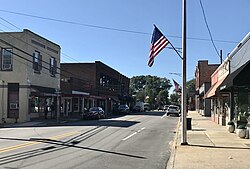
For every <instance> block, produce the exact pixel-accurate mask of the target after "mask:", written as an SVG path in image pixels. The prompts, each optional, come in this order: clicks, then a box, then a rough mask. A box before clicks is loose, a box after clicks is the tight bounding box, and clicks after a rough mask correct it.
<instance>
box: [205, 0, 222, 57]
mask: <svg viewBox="0 0 250 169" xmlns="http://www.w3.org/2000/svg"><path fill="white" fill-rule="evenodd" d="M200 6H201V10H202V14H203V18H204V21H205V24H206V27H207V30H208V33H209V36H210V40H211V42H212V44H213V47H214V50H215V52H216V53H217V55H218V56H219V57H220V54H219V51H218V49H217V47H216V46H215V43H214V40H213V37H212V33H211V31H210V28H209V26H208V22H207V18H206V14H205V10H204V8H203V5H202V0H200Z"/></svg>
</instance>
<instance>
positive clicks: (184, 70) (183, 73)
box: [181, 0, 188, 145]
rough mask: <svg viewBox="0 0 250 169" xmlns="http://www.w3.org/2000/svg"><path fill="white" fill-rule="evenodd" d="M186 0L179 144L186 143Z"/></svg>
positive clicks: (184, 2) (183, 9)
mask: <svg viewBox="0 0 250 169" xmlns="http://www.w3.org/2000/svg"><path fill="white" fill-rule="evenodd" d="M186 95H187V94H186V0H182V95H181V96H182V102H181V108H182V116H181V117H182V118H181V122H182V138H181V145H187V144H188V143H187V112H186V110H187V106H186V105H187V103H186V102H187V100H186Z"/></svg>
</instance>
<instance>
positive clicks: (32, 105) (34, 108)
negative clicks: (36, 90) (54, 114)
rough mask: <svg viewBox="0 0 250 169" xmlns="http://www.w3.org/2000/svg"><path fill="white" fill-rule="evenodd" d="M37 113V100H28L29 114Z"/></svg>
mask: <svg viewBox="0 0 250 169" xmlns="http://www.w3.org/2000/svg"><path fill="white" fill-rule="evenodd" d="M38 112H39V99H38V97H33V98H31V99H30V113H38Z"/></svg>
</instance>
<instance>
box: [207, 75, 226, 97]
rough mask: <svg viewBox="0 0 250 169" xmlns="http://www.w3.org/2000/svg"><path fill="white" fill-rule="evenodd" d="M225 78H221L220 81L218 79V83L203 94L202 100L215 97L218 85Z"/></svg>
mask: <svg viewBox="0 0 250 169" xmlns="http://www.w3.org/2000/svg"><path fill="white" fill-rule="evenodd" d="M225 78H226V76H225V77H223V78H222V79H220V80H219V81H217V82H216V83H215V84H213V85H212V86H211V87H210V88H209V90H208V91H207V93H206V94H205V96H204V98H210V97H213V96H215V95H216V90H217V88H218V87H219V85H220V84H221V83H222V82H223V81H224V80H225Z"/></svg>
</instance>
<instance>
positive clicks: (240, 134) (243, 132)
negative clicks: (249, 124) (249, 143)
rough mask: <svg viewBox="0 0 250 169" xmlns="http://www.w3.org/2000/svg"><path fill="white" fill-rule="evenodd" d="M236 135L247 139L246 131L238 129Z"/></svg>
mask: <svg viewBox="0 0 250 169" xmlns="http://www.w3.org/2000/svg"><path fill="white" fill-rule="evenodd" d="M236 134H237V136H239V137H240V138H245V137H246V129H236Z"/></svg>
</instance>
